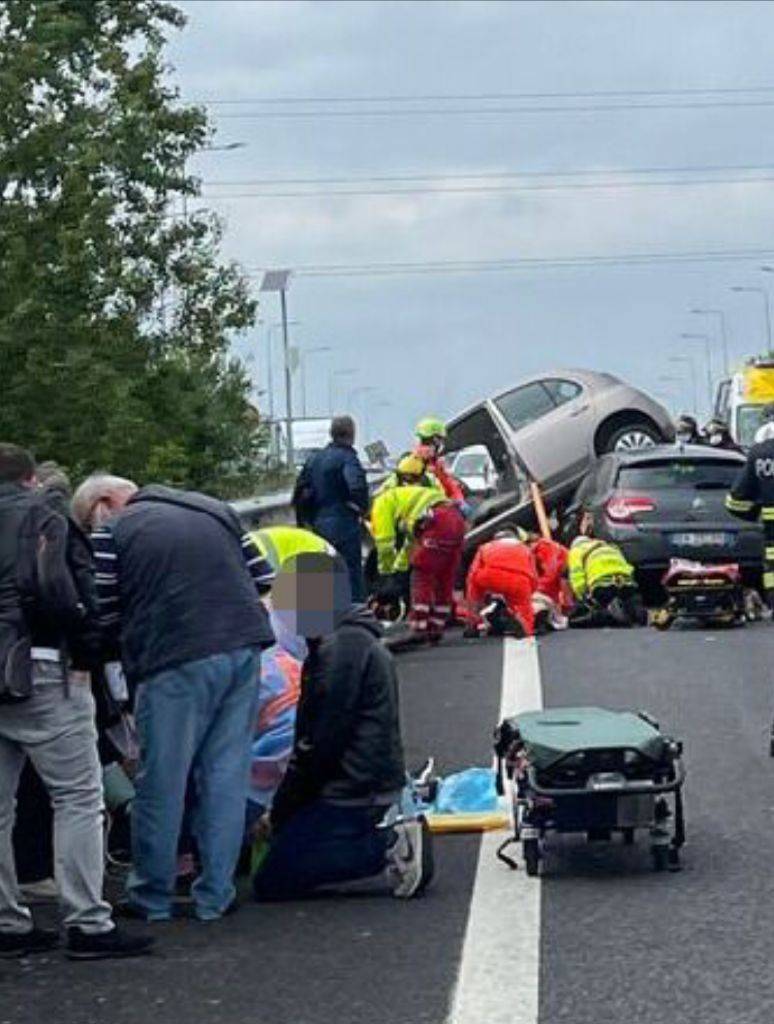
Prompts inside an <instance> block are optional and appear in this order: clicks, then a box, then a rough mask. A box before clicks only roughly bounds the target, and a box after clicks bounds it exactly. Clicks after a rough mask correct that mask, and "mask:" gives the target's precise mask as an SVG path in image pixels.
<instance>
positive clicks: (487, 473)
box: [448, 444, 497, 498]
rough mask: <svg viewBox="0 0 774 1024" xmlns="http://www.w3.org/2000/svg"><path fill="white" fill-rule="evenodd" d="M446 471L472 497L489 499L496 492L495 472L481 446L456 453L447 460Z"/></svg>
mask: <svg viewBox="0 0 774 1024" xmlns="http://www.w3.org/2000/svg"><path fill="white" fill-rule="evenodd" d="M448 469H449V472H450V473H451V474H452V476H454V477H456V479H457V480H459V481H460V483H462V484H463V485H464V486H465V488H466V489H467V491H468V493H469V494H470V495H471V496H472V497H475V498H489V497H491V496H492V495H493V494H495V493H496V492H497V470H496V469H495V466H494V462H492V457H491V455H490V454H489V452H488V451H487V449H486V448H485V447H484V445H482V444H481V445H471V447H470V448H463V449H462V451H460V452H457V453H456V454H455V455H453V456H452V457H451V459H450V460H449V465H448Z"/></svg>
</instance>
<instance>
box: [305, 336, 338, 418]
mask: <svg viewBox="0 0 774 1024" xmlns="http://www.w3.org/2000/svg"><path fill="white" fill-rule="evenodd" d="M331 351H333V350H332V349H331V346H330V345H314V346H313V347H312V348H304V349H301V409H302V411H303V414H304V416H306V361H307V359H308V358H309V356H311V355H314V353H315V352H331Z"/></svg>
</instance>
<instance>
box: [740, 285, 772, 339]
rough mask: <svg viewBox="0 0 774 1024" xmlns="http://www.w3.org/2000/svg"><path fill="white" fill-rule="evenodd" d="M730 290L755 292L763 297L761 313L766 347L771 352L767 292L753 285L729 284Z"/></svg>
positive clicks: (769, 311) (769, 313)
mask: <svg viewBox="0 0 774 1024" xmlns="http://www.w3.org/2000/svg"><path fill="white" fill-rule="evenodd" d="M731 291H732V292H757V293H758V295H760V296H761V298H762V299H763V315H764V317H765V319H766V348H767V351H768V352H771V309H770V308H769V293H768V291H767V289H766V288H758V287H756V286H754V285H746V284H734V285H731Z"/></svg>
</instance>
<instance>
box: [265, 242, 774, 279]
mask: <svg viewBox="0 0 774 1024" xmlns="http://www.w3.org/2000/svg"><path fill="white" fill-rule="evenodd" d="M772 255H774V249H771V248H769V249H738V250H735V249H716V250H704V251H693V252H691V251H688V252H650V253H648V252H645V253H620V254H618V255H614V256H594V255H585V256H584V255H580V256H551V257H513V258H506V259H491V260H424V261H421V262H416V263H410V262H406V263H360V264H357V263H349V264H345V263H332V264H320V265H307V266H299V267H296V268H295V270H294V274H296V275H298V276H303V277H382V276H394V275H400V274H458V273H465V274H470V273H481V272H488V271H507V270H540V269H553V268H558V269H561V268H573V267H587V266H588V267H596V266H611V267H615V266H639V265H649V264H659V263H711V262H733V261H736V260H759V259H768V258H771V257H772ZM264 272H265V268H251V271H250V273H249V275H248V276H250V277H258V276H260V275H261V274H263V273H264Z"/></svg>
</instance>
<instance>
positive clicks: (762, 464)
mask: <svg viewBox="0 0 774 1024" xmlns="http://www.w3.org/2000/svg"><path fill="white" fill-rule="evenodd" d="M763 421H764V422H763V426H761V427H760V428H759V430H758V433H757V434H756V435H755V444H754V445H753V446H752V448H751V449H750V451H749V453H748V456H747V465H746V466H745V467H744V469H743V470H742V471H741V473H740V474H739V476H738V477H737V479H736V481H735V482H734V486H733V487H732V488H731V493H730V494H729V495H728V497H727V498H726V508H727V509H728V511H729V512H731V514H732V515H735V516H738V517H739V518H740V519H749V520H756V519H760V521H761V523H762V524H763V535H764V543H765V545H766V551H765V555H764V563H763V589H764V592H765V595H766V600H767V601H768V604H769V607H770V608H771V609H772V611H774V405H769V406H767V407H766V410H765V411H764V414H763Z"/></svg>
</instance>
